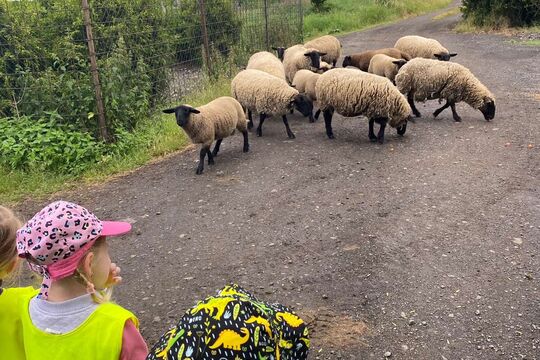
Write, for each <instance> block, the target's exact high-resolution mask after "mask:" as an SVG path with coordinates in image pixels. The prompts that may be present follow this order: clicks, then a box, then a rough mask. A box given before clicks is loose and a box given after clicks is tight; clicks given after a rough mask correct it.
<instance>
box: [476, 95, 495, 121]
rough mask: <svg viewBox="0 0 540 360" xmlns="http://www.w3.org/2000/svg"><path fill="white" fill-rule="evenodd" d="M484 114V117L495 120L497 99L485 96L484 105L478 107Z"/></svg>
mask: <svg viewBox="0 0 540 360" xmlns="http://www.w3.org/2000/svg"><path fill="white" fill-rule="evenodd" d="M478 110H480V111H481V112H482V114H484V119H486V120H487V121H489V120H493V118H494V117H495V100H494V99H493V98H490V97H487V96H486V97H485V98H484V100H483V103H482V106H480V107H479V108H478Z"/></svg>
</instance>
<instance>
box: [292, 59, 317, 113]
mask: <svg viewBox="0 0 540 360" xmlns="http://www.w3.org/2000/svg"><path fill="white" fill-rule="evenodd" d="M320 76H321V74H317V73H314V72H312V71H309V70H305V69H302V70H298V72H297V73H296V74H295V75H294V79H293V82H292V85H293V86H294V88H295V89H296V90H298V91H299V92H300V93H304V94H305V95H306V96H307V98H308V99H309V100H310V101H311V103H312V104H313V102H314V101H316V100H317V94H316V92H315V84H317V80H319V77H320ZM320 112H321V111H320V110H317V112H316V113H315V117H316V118H319V114H320ZM309 122H315V119H314V118H313V116H310V117H309Z"/></svg>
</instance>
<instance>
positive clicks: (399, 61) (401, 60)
mask: <svg viewBox="0 0 540 360" xmlns="http://www.w3.org/2000/svg"><path fill="white" fill-rule="evenodd" d="M392 63H394V64H396V65H397V68H398V70H399V69H401V67H402V66H403V65H405V64H406V63H407V60H404V59H399V60H394V61H392Z"/></svg>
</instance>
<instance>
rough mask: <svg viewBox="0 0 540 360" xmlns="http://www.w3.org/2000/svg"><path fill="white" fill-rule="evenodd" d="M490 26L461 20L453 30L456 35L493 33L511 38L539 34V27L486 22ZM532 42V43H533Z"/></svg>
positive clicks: (469, 20)
mask: <svg viewBox="0 0 540 360" xmlns="http://www.w3.org/2000/svg"><path fill="white" fill-rule="evenodd" d="M486 23H490V24H491V25H482V26H480V25H476V24H474V22H473V21H472V20H471V19H463V20H462V21H460V22H459V24H457V26H456V27H455V28H454V30H455V31H457V32H458V33H495V34H502V35H506V36H513V35H516V34H519V33H527V34H540V25H537V26H530V27H511V26H509V25H508V24H507V23H505V22H501V21H498V22H495V21H493V22H486ZM533 42H534V41H533Z"/></svg>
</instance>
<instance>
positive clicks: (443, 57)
mask: <svg viewBox="0 0 540 360" xmlns="http://www.w3.org/2000/svg"><path fill="white" fill-rule="evenodd" d="M456 55H457V53H451V54H445V53H441V54H433V56H435V57H436V58H437V59H438V60H441V61H450V58H451V57H454V56H456Z"/></svg>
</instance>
